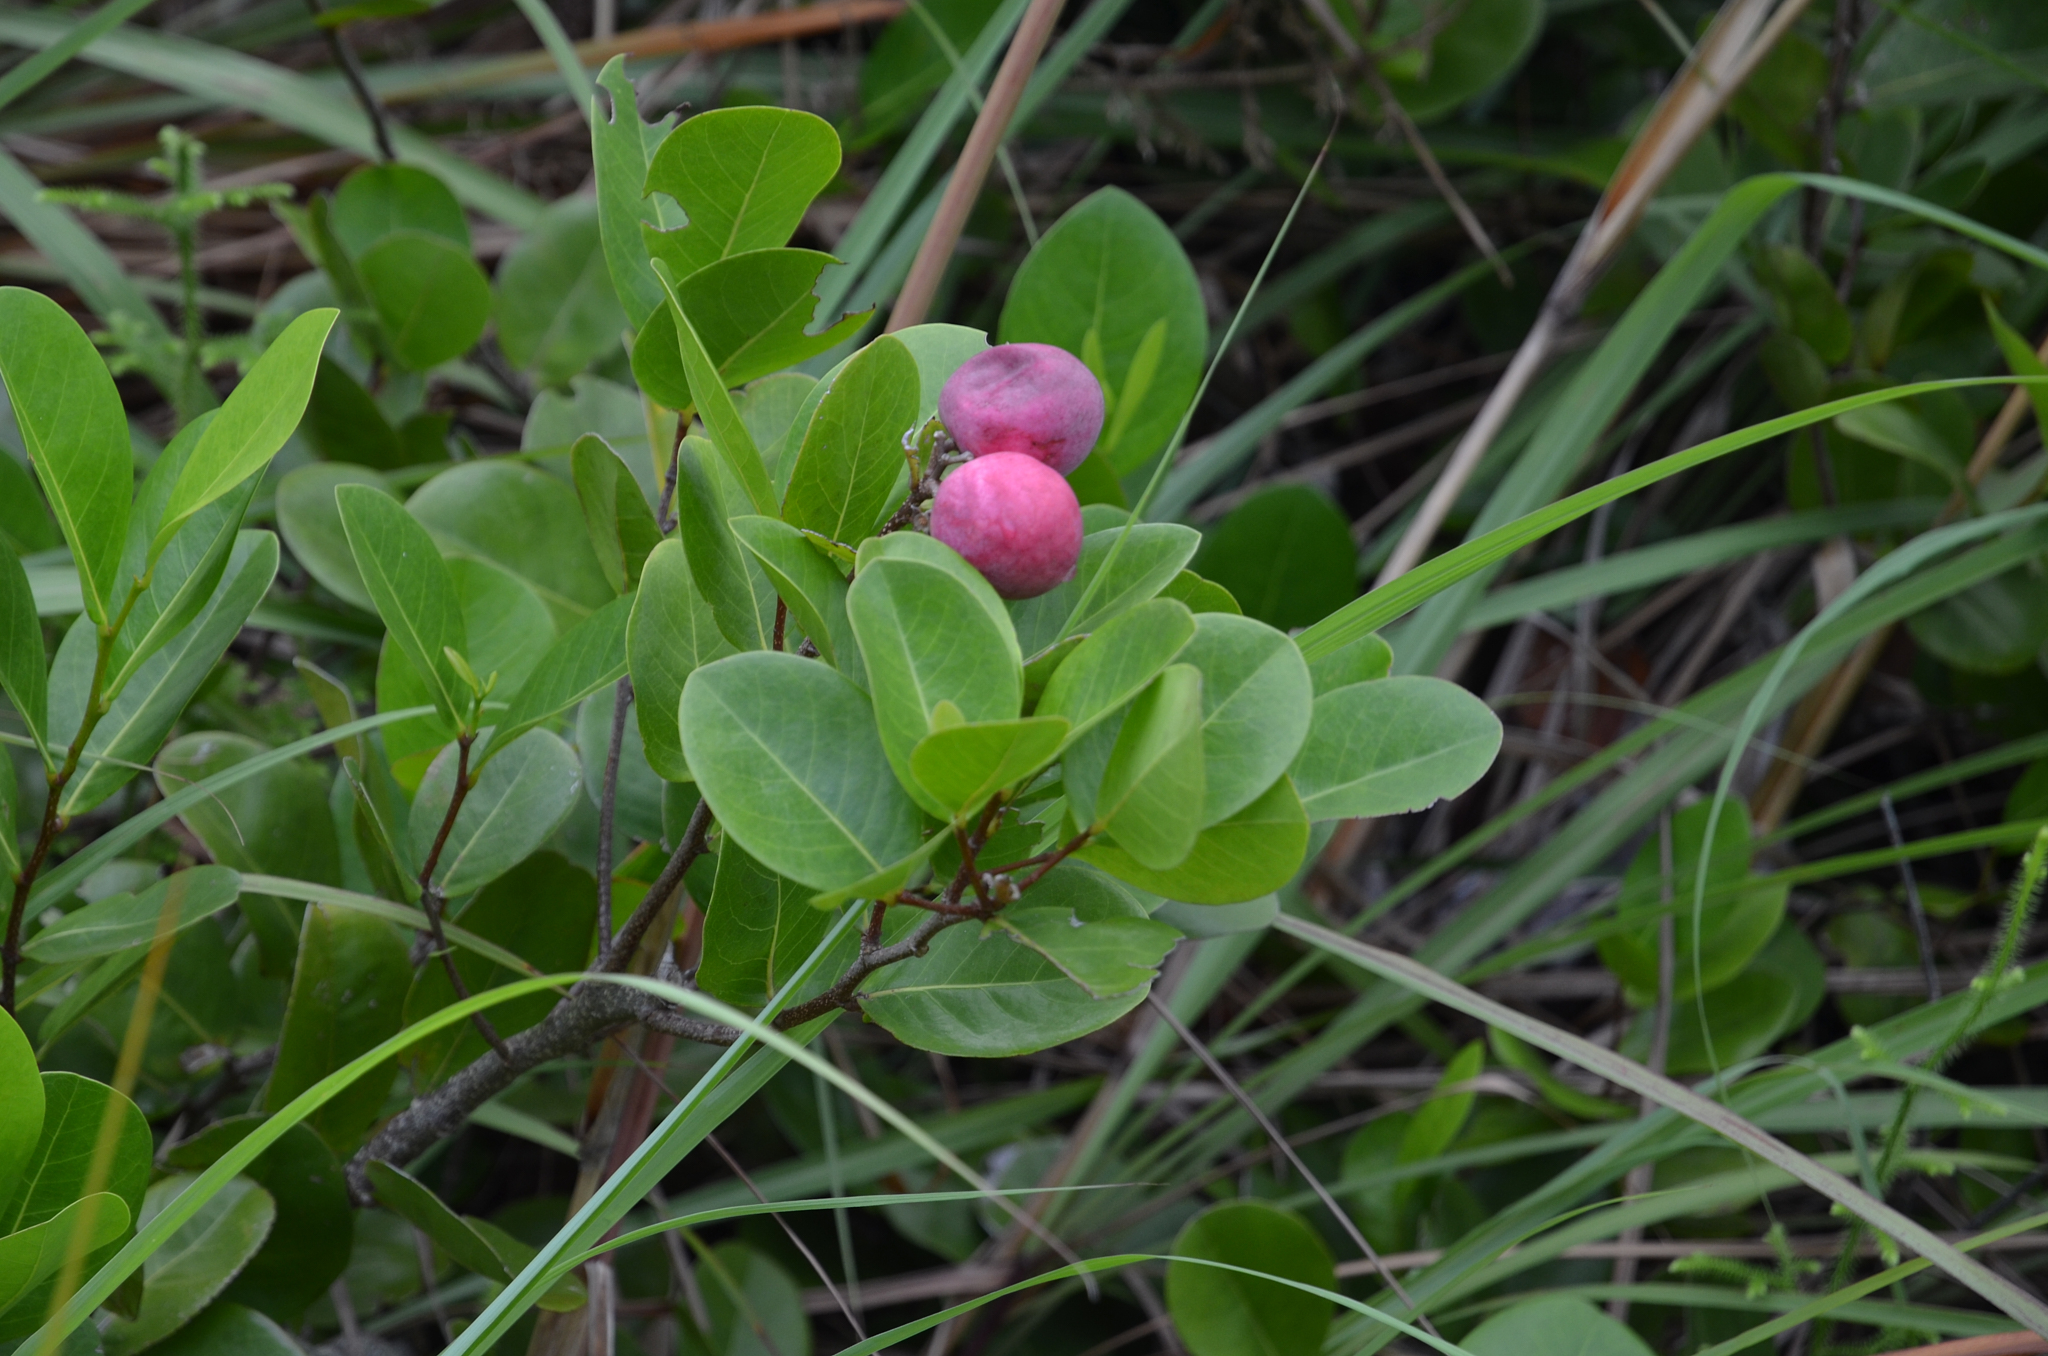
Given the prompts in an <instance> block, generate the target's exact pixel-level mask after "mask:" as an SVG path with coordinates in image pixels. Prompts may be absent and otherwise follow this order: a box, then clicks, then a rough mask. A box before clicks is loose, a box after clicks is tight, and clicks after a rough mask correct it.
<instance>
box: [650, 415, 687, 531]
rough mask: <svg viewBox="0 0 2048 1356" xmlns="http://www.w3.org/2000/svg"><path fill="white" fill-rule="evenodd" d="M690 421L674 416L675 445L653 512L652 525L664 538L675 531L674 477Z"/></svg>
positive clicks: (678, 470)
mask: <svg viewBox="0 0 2048 1356" xmlns="http://www.w3.org/2000/svg"><path fill="white" fill-rule="evenodd" d="M689 427H690V420H689V418H688V416H687V415H682V414H678V415H677V416H676V445H675V446H674V447H672V448H670V449H669V453H668V474H667V475H665V476H663V477H662V481H661V503H660V504H659V505H657V506H656V507H655V510H654V525H655V526H656V527H658V528H660V529H661V535H662V536H664V537H666V536H667V535H668V534H669V533H671V532H673V531H675V530H676V513H675V507H676V477H677V476H678V475H680V474H681V468H682V462H683V437H684V435H685V434H686V433H688V432H689Z"/></svg>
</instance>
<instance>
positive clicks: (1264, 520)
mask: <svg viewBox="0 0 2048 1356" xmlns="http://www.w3.org/2000/svg"><path fill="white" fill-rule="evenodd" d="M1195 568H1196V569H1197V570H1199V571H1201V573H1202V575H1203V576H1204V577H1206V578H1209V579H1213V580H1215V581H1216V582H1217V583H1218V584H1221V585H1222V586H1223V587H1224V588H1226V589H1228V590H1229V591H1230V596H1231V597H1233V598H1235V599H1236V600H1237V601H1238V604H1239V605H1240V606H1241V607H1243V609H1244V614H1245V615H1246V616H1247V617H1257V618H1258V619H1259V620H1260V621H1262V622H1265V623H1266V624H1268V625H1269V626H1277V627H1279V628H1280V629H1281V630H1283V631H1286V630H1292V629H1293V628H1295V627H1297V626H1308V625H1311V624H1313V623H1315V622H1319V621H1321V620H1322V619H1323V618H1324V617H1327V616H1329V615H1330V614H1331V613H1332V612H1335V611H1336V610H1337V609H1338V608H1340V607H1342V606H1344V604H1346V603H1348V602H1350V601H1351V600H1352V599H1353V598H1355V597H1357V596H1358V549H1357V548H1356V547H1354V546H1353V545H1352V544H1351V524H1350V522H1349V521H1348V520H1347V519H1346V518H1345V516H1344V514H1343V511H1342V510H1340V509H1339V508H1338V507H1337V506H1336V504H1334V503H1332V502H1331V500H1330V497H1329V496H1328V495H1326V494H1324V493H1323V492H1322V491H1321V490H1317V489H1314V488H1312V487H1310V486H1307V485H1276V486H1274V487H1273V488H1272V489H1269V490H1261V491H1260V492H1259V493H1257V494H1255V495H1253V496H1252V497H1251V498H1249V499H1247V500H1245V502H1244V503H1242V504H1240V505H1238V506H1237V507H1236V508H1235V509H1233V510H1231V512H1230V515H1229V516H1228V517H1226V518H1225V519H1224V520H1223V521H1222V522H1220V523H1218V524H1217V525H1216V528H1215V530H1214V531H1212V532H1211V533H1210V534H1209V536H1208V538H1207V539H1206V540H1205V541H1203V543H1202V549H1201V550H1200V551H1199V552H1197V553H1196V554H1195Z"/></svg>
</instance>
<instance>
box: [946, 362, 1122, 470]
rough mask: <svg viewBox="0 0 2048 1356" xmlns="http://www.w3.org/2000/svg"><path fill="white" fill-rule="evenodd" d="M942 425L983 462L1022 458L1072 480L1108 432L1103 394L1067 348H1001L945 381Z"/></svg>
mask: <svg viewBox="0 0 2048 1356" xmlns="http://www.w3.org/2000/svg"><path fill="white" fill-rule="evenodd" d="M939 418H940V419H942V420H944V421H945V425H946V432H947V433H949V434H951V435H952V438H953V441H954V442H955V443H957V444H959V445H960V446H961V447H962V448H964V449H966V450H967V451H969V452H972V453H973V454H974V455H975V456H977V457H985V456H988V455H989V454H990V453H993V452H1021V453H1023V454H1024V455H1025V456H1027V457H1035V458H1037V459H1038V460H1039V461H1042V462H1044V463H1045V464H1046V465H1047V466H1050V467H1052V469H1053V470H1055V471H1058V472H1059V473H1060V474H1061V475H1070V474H1072V472H1073V470H1074V468H1075V467H1076V466H1079V465H1080V464H1081V463H1082V462H1083V461H1084V460H1086V458H1087V456H1088V452H1089V449H1091V448H1093V447H1094V446H1095V439H1096V437H1097V436H1098V435H1100V434H1101V432H1102V387H1101V385H1100V384H1099V383H1098V382H1097V381H1096V380H1095V374H1094V373H1093V372H1090V371H1089V370H1088V366H1087V364H1085V363H1083V362H1082V361H1081V360H1080V359H1079V358H1076V357H1075V356H1074V355H1073V354H1071V353H1069V352H1067V351H1066V350H1065V349H1063V348H1054V347H1053V346H1052V345H1051V344H998V345H997V346H996V347H994V348H988V349H983V350H982V351H981V352H979V353H977V354H975V355H974V356H973V357H972V358H969V359H968V360H967V361H966V362H964V363H962V364H960V367H959V369H958V370H957V371H955V372H954V373H953V375H952V376H950V377H948V378H947V379H946V385H945V389H943V390H941V391H940V392H939Z"/></svg>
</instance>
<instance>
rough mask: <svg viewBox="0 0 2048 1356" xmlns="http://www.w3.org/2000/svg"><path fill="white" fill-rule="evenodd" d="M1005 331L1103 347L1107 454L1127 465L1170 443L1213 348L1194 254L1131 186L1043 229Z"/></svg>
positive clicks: (1097, 196)
mask: <svg viewBox="0 0 2048 1356" xmlns="http://www.w3.org/2000/svg"><path fill="white" fill-rule="evenodd" d="M1160 321H1164V322H1165V325H1164V327H1163V328H1162V329H1157V330H1155V328H1154V327H1155V326H1156V325H1158V323H1159V322H1160ZM997 333H998V335H999V337H1000V339H1001V341H1002V342H1003V343H1006V344H1010V343H1017V342H1019V341H1028V342H1032V343H1040V344H1056V345H1058V346H1059V347H1060V348H1063V349H1065V350H1066V351H1067V352H1069V353H1072V354H1074V355H1075V356H1076V357H1079V358H1081V359H1083V360H1084V361H1087V360H1088V359H1089V358H1090V356H1091V354H1093V355H1099V356H1098V357H1096V359H1095V364H1097V365H1099V366H1097V370H1096V373H1095V375H1096V378H1097V379H1098V380H1099V381H1101V382H1102V390H1103V395H1104V397H1105V400H1106V402H1107V404H1108V407H1109V408H1108V419H1107V421H1106V422H1105V424H1104V426H1103V427H1104V437H1103V440H1102V441H1101V442H1100V443H1099V444H1098V445H1097V451H1098V452H1099V453H1100V454H1101V455H1102V456H1104V457H1106V458H1108V460H1109V463H1110V465H1111V466H1113V467H1115V468H1116V470H1117V471H1118V472H1119V473H1121V472H1126V471H1130V470H1132V469H1134V468H1135V467H1137V466H1139V465H1141V464H1143V463H1144V462H1145V460H1146V459H1147V458H1149V457H1151V456H1152V455H1153V454H1154V453H1156V452H1158V451H1159V449H1160V448H1162V447H1164V446H1165V445H1166V440H1167V439H1168V438H1169V437H1171V436H1172V434H1173V430H1174V428H1175V426H1176V425H1178V424H1179V422H1180V417H1181V413H1182V412H1183V411H1184V410H1185V409H1186V408H1187V405H1188V402H1189V401H1190V400H1192V399H1193V398H1194V394H1195V387H1196V386H1197V385H1198V384H1199V383H1200V381H1201V378H1202V361H1203V358H1204V356H1205V355H1206V353H1207V352H1208V347H1209V321H1208V315H1207V313H1206V312H1205V310H1204V309H1203V306H1202V290H1201V285H1200V283H1198V282H1197V281H1196V279H1195V269H1194V265H1193V264H1191V263H1189V262H1188V256H1187V252H1186V251H1185V250H1184V249H1182V248H1181V244H1180V241H1178V240H1177V239H1175V238H1174V235H1173V232H1172V231H1170V230H1168V229H1167V227H1166V224H1165V223H1164V222H1162V221H1161V220H1160V219H1159V218H1158V217H1157V216H1156V215H1154V213H1153V211H1152V209H1151V208H1149V207H1147V206H1145V205H1144V204H1143V203H1141V202H1139V201H1138V200H1137V199H1136V198H1134V197H1132V196H1131V195H1130V194H1129V193H1127V192H1125V191H1124V190H1123V189H1121V188H1102V189H1097V190H1096V191H1095V192H1093V193H1091V194H1089V195H1088V196H1087V197H1086V198H1083V199H1082V200H1081V201H1080V202H1079V203H1078V204H1076V205H1075V206H1074V207H1072V208H1070V209H1068V211H1067V213H1066V215H1065V216H1063V217H1061V218H1060V219H1059V221H1058V222H1057V223H1055V224H1054V226H1053V228H1052V229H1051V230H1049V231H1047V232H1046V233H1045V234H1044V236H1042V237H1040V239H1039V241H1038V244H1037V246H1036V247H1034V248H1033V249H1032V251H1031V253H1030V255H1029V256H1027V257H1026V258H1025V260H1024V265H1023V267H1021V268H1019V269H1018V270H1017V276H1016V279H1015V280H1014V281H1013V282H1012V283H1011V284H1010V294H1009V299H1008V300H1007V301H1006V302H1005V303H1004V305H1003V317H1002V322H1001V324H1000V325H999V326H998V330H997ZM1148 336H1154V337H1153V338H1152V340H1151V344H1150V345H1149V352H1148V351H1147V349H1148V345H1147V343H1146V340H1147V337H1148ZM1141 357H1142V358H1143V361H1141ZM1112 439H1114V440H1113V441H1112Z"/></svg>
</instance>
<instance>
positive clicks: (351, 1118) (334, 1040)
mask: <svg viewBox="0 0 2048 1356" xmlns="http://www.w3.org/2000/svg"><path fill="white" fill-rule="evenodd" d="M411 978H412V962H411V960H410V959H409V958H408V956H407V954H406V947H405V940H404V938H403V937H402V936H401V935H400V934H399V931H398V929H397V928H395V927H393V926H392V925H391V924H389V923H387V922H385V921H384V920H383V919H381V918H373V917H371V916H370V915H368V914H365V913H357V912H354V911H351V910H347V909H338V908H331V907H329V906H328V905H325V904H308V905H307V906H306V917H305V923H304V925H303V927H302V929H301V931H300V933H299V959H298V964H297V965H296V966H295V967H294V968H293V971H292V987H291V996H290V997H289V998H288V999H287V1000H286V1003H285V1011H284V1025H283V1027H282V1028H280V1030H279V1033H278V1041H277V1060H276V1062H275V1063H274V1064H272V1065H271V1067H270V1082H269V1083H268V1084H266V1085H265V1086H264V1089H263V1098H262V1106H263V1108H264V1109H265V1110H267V1111H273V1112H274V1111H276V1110H278V1109H279V1108H281V1107H283V1106H285V1105H287V1104H288V1103H290V1102H291V1100H292V1099H293V1098H294V1097H297V1096H298V1095H299V1094H300V1093H302V1092H304V1091H305V1090H306V1089H307V1088H310V1087H312V1086H313V1085H314V1084H315V1083H318V1082H319V1081H320V1080H321V1079H323V1078H325V1077H326V1076H327V1075H328V1074H330V1073H333V1072H334V1071H335V1070H336V1069H339V1068H341V1067H342V1066H343V1065H345V1064H347V1063H348V1062H349V1061H350V1060H352V1059H354V1058H355V1057H356V1056H357V1055H360V1054H362V1053H363V1052H364V1051H366V1050H370V1049H373V1048H374V1047H375V1046H376V1045H377V1044H378V1043H379V1042H381V1041H384V1040H387V1039H389V1038H390V1037H391V1036H392V1035H393V1034H395V1033H396V1032H397V1031H398V1028H399V1026H400V1025H401V1023H402V1019H403V1013H404V1010H405V990H406V986H407V984H408V983H409V982H410V981H411ZM397 1067H398V1066H397V1064H396V1062H395V1061H387V1062H385V1063H383V1064H380V1065H378V1066H377V1067H376V1068H375V1069H372V1070H371V1071H370V1072H369V1073H367V1074H365V1075H363V1076H362V1077H361V1078H359V1079H357V1080H356V1081H355V1082H354V1083H352V1084H351V1085H350V1086H349V1087H348V1089H347V1090H346V1091H343V1092H341V1093H338V1094H336V1096H335V1097H334V1098H333V1099H332V1100H330V1101H329V1102H327V1104H326V1105H324V1106H322V1107H321V1108H320V1109H319V1110H318V1111H316V1112H314V1113H313V1114H312V1115H311V1116H308V1117H307V1118H306V1124H308V1125H310V1126H312V1127H313V1130H314V1131H315V1132H316V1133H317V1134H318V1135H319V1136H320V1138H321V1139H323V1140H325V1141H326V1142H327V1145H328V1147H329V1148H331V1149H333V1150H334V1152H335V1154H336V1155H337V1156H341V1157H346V1156H347V1155H349V1154H351V1153H354V1152H355V1150H356V1148H357V1146H358V1145H360V1144H361V1143H362V1142H363V1140H364V1138H365V1137H366V1136H367V1135H368V1134H369V1131H370V1126H371V1124H372V1123H373V1122H374V1121H375V1120H376V1119H377V1117H378V1115H379V1114H380V1113H381V1112H382V1111H383V1109H384V1095H385V1093H386V1092H388V1091H389V1090H390V1088H391V1079H392V1075H393V1074H395V1073H396V1072H397Z"/></svg>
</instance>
